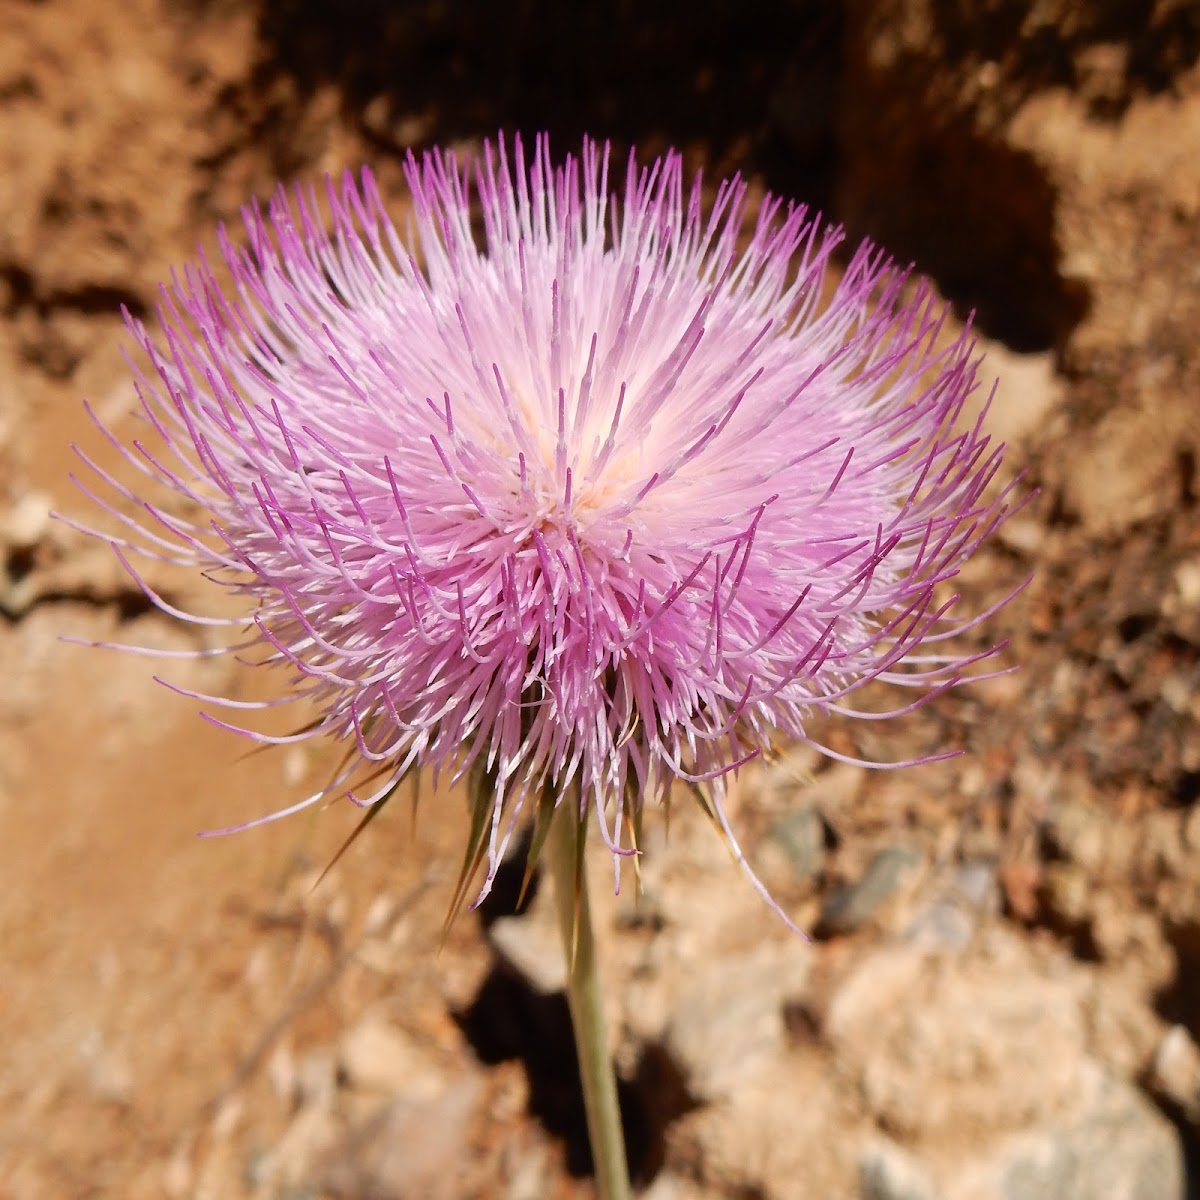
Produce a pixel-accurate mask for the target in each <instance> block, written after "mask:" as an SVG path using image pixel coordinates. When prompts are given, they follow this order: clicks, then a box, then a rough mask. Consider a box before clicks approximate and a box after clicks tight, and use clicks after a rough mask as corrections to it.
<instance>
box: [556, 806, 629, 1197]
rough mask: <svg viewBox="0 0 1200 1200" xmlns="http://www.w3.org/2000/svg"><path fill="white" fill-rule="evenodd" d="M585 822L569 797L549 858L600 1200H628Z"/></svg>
mask: <svg viewBox="0 0 1200 1200" xmlns="http://www.w3.org/2000/svg"><path fill="white" fill-rule="evenodd" d="M583 841H584V824H583V821H582V819H581V818H580V815H579V808H578V806H577V805H576V804H575V803H573V802H572V800H571V798H570V796H568V797H566V798H565V799H564V800H563V801H562V802H560V803H559V805H558V811H557V812H556V813H555V814H554V818H553V820H552V821H551V824H550V837H549V846H548V851H549V858H550V861H551V863H552V864H553V870H554V893H555V898H556V901H557V904H558V920H559V928H560V929H561V930H562V939H563V952H564V953H565V954H566V956H567V1001H568V1003H569V1004H570V1007H571V1025H572V1027H573V1029H574V1031H575V1051H576V1053H577V1054H578V1056H579V1076H580V1079H581V1080H582V1082H583V1103H584V1107H585V1109H586V1110H587V1127H588V1137H589V1139H590V1140H591V1144H592V1160H593V1162H594V1163H595V1171H596V1194H597V1196H598V1197H599V1200H630V1197H631V1195H632V1192H631V1191H630V1187H629V1167H628V1165H627V1164H626V1161H625V1139H624V1134H623V1132H622V1130H621V1110H620V1108H619V1107H618V1105H617V1077H616V1075H615V1074H614V1073H613V1065H612V1058H611V1057H610V1056H609V1053H608V1035H607V1033H606V1031H605V1026H604V1001H603V996H602V994H601V991H600V973H599V971H598V970H597V964H596V944H595V940H594V938H593V936H592V917H591V912H590V910H589V907H588V890H587V874H586V872H585V869H584V861H583Z"/></svg>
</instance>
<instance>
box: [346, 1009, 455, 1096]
mask: <svg viewBox="0 0 1200 1200" xmlns="http://www.w3.org/2000/svg"><path fill="white" fill-rule="evenodd" d="M338 1068H339V1071H340V1074H341V1077H342V1079H343V1080H344V1082H345V1083H346V1084H347V1086H349V1087H352V1088H356V1089H358V1090H360V1091H377V1092H390V1093H393V1094H395V1095H402V1096H404V1097H405V1098H406V1099H410V1100H416V1099H420V1098H422V1097H428V1096H433V1095H436V1094H437V1093H438V1092H440V1091H441V1089H442V1087H443V1084H444V1077H443V1073H442V1070H441V1068H440V1066H439V1065H438V1064H437V1063H436V1062H434V1060H433V1059H432V1057H431V1056H430V1055H429V1054H428V1053H426V1051H424V1050H423V1049H421V1047H420V1046H418V1045H417V1043H416V1042H415V1041H413V1039H412V1038H410V1037H409V1036H408V1035H407V1034H405V1033H403V1032H402V1031H401V1030H399V1029H397V1028H396V1027H395V1026H393V1025H389V1024H387V1023H385V1022H384V1021H382V1020H380V1019H379V1018H377V1017H366V1018H364V1019H363V1020H362V1021H360V1022H359V1023H358V1024H357V1025H355V1026H354V1027H353V1028H352V1029H350V1030H349V1031H348V1032H347V1033H346V1035H345V1036H344V1037H343V1038H342V1042H341V1046H340V1047H339V1051H338Z"/></svg>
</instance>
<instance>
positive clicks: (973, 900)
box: [904, 863, 1000, 954]
mask: <svg viewBox="0 0 1200 1200" xmlns="http://www.w3.org/2000/svg"><path fill="white" fill-rule="evenodd" d="M938 882H939V883H940V887H939V888H938V889H937V894H936V897H935V899H934V900H933V901H932V902H931V903H929V904H928V905H926V906H925V907H924V908H922V909H919V910H918V911H917V913H916V914H915V915H914V916H913V918H912V920H911V921H910V922H909V924H908V926H907V928H906V929H905V931H904V936H905V938H907V939H908V940H909V941H911V942H915V943H916V944H918V945H920V946H923V947H926V948H928V949H930V950H936V951H941V952H944V953H949V954H958V953H961V952H962V951H963V950H965V949H966V948H967V946H968V945H969V944H970V942H971V938H972V937H974V935H975V931H976V929H977V928H978V926H979V921H980V919H981V918H982V917H983V916H985V915H987V914H989V913H994V912H996V911H997V910H998V909H999V905H1000V899H999V889H998V887H997V883H996V869H995V867H993V866H992V865H991V864H989V863H967V864H965V865H964V866H961V867H958V868H956V869H955V870H954V871H953V872H951V873H950V874H949V877H948V878H947V879H945V880H944V881H938Z"/></svg>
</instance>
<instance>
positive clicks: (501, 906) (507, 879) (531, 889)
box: [475, 826, 541, 930]
mask: <svg viewBox="0 0 1200 1200" xmlns="http://www.w3.org/2000/svg"><path fill="white" fill-rule="evenodd" d="M532 844H533V829H532V828H531V827H529V826H527V827H526V828H525V829H524V830H523V831H522V832H521V834H520V835H519V837H518V838H517V839H516V841H514V842H511V843H510V844H509V849H508V853H507V854H506V855H505V856H504V860H503V861H502V862H501V863H500V867H499V870H497V871H496V878H495V879H493V880H492V890H491V891H490V892H488V894H487V896H486V897H485V899H484V900H483V902H482V903H481V904H480V905H479V906H478V907H477V908H476V909H475V913H476V915H477V916H478V917H479V924H480V925H481V926H482V927H483V929H484V930H487V929H490V928H491V927H492V925H493V924H494V923H495V922H496V921H498V920H500V918H501V917H515V916H518V915H519V914H520V913H523V912H524V911H525V910H526V909H527V908H528V907H529V905H530V904H532V903H533V898H534V897H535V896H536V895H537V893H538V887H539V886H540V884H541V875H540V873H539V872H538V871H537V870H536V869H535V870H534V872H533V875H532V876H531V877H530V880H529V886H528V887H527V888H525V894H524V895H522V894H521V887H522V885H523V884H524V882H525V864H526V863H527V862H528V860H529V848H530V846H531V845H532Z"/></svg>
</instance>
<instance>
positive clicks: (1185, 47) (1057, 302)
mask: <svg viewBox="0 0 1200 1200" xmlns="http://www.w3.org/2000/svg"><path fill="white" fill-rule="evenodd" d="M225 2H227V0H177V3H178V4H179V6H180V9H181V11H187V10H188V9H189V8H190V9H192V10H193V11H194V10H195V9H197V8H199V9H205V10H214V11H215V10H219V8H220V7H221V5H222V3H225ZM1156 7H1161V6H1149V5H1146V4H1145V3H1143V2H1142V0H1109V2H1108V3H1103V4H1096V5H1089V6H1087V7H1086V10H1085V11H1082V12H1081V14H1080V16H1079V18H1078V19H1077V20H1074V21H1072V22H1062V23H1056V22H1045V23H1043V24H1040V25H1037V24H1035V25H1032V26H1031V25H1030V22H1029V20H1028V6H1027V5H1026V4H1022V3H1016V2H1015V0H1011V2H1007V3H1005V2H1002V3H998V4H993V5H989V6H986V7H985V8H984V9H980V8H979V7H978V6H973V5H966V6H964V5H962V4H960V3H958V2H957V0H935V3H934V4H933V5H932V13H933V26H934V27H935V29H936V36H937V38H938V39H939V42H938V46H939V49H938V62H939V64H940V65H939V67H938V72H939V77H941V84H940V85H939V86H940V87H942V89H943V90H944V89H945V87H957V86H958V83H961V82H962V80H963V79H966V78H968V77H969V76H971V75H972V74H973V73H974V72H976V71H977V70H978V69H979V68H980V67H981V66H983V65H984V64H989V65H990V66H991V67H992V68H994V70H995V71H996V73H997V77H998V79H999V80H1000V83H999V85H998V86H997V87H996V88H995V89H994V93H995V96H998V97H1000V98H999V99H997V100H995V103H997V104H998V105H999V107H1000V110H1001V111H1009V112H1011V111H1012V110H1013V109H1014V108H1015V106H1017V105H1019V104H1020V103H1021V102H1022V100H1023V99H1024V98H1026V97H1028V96H1029V95H1030V94H1031V93H1033V92H1035V91H1037V90H1039V89H1044V88H1048V87H1067V88H1071V89H1073V90H1074V91H1075V92H1076V94H1079V95H1081V96H1084V97H1085V98H1087V97H1091V98H1092V99H1091V100H1089V103H1091V104H1092V105H1093V107H1095V108H1096V110H1097V113H1098V114H1100V115H1102V116H1109V115H1111V116H1119V115H1120V113H1121V112H1123V111H1124V109H1125V107H1127V106H1128V103H1129V102H1130V101H1131V99H1132V98H1133V97H1134V96H1135V95H1137V94H1139V93H1141V94H1144V93H1147V92H1161V91H1166V90H1169V88H1170V87H1171V86H1172V83H1173V80H1174V79H1175V78H1176V77H1177V76H1178V74H1179V73H1180V72H1182V71H1184V70H1186V69H1188V68H1189V67H1190V66H1191V65H1192V64H1194V63H1195V62H1196V60H1197V58H1198V57H1200V7H1197V6H1195V5H1175V6H1171V7H1170V9H1169V10H1167V9H1163V11H1152V10H1154V9H1155V8H1156ZM875 15H876V8H875V6H874V5H872V4H871V3H870V2H869V0H791V2H790V3H777V2H774V0H745V2H743V3H734V2H732V0H711V2H710V3H706V4H700V5H697V4H694V3H684V2H683V0H666V2H664V3H662V4H656V5H639V4H636V3H634V2H633V0H581V2H580V3H577V4H570V5H565V4H555V3H552V2H551V0H517V2H515V3H513V4H493V3H490V2H488V0H463V2H462V3H455V4H449V3H446V2H445V0H408V2H405V0H349V2H348V3H346V4H342V5H331V4H327V3H319V2H318V0H263V2H262V6H261V9H260V15H259V21H258V29H257V36H258V53H257V67H256V70H255V73H254V80H253V83H252V84H251V87H250V91H251V94H250V95H246V94H237V93H236V90H235V91H234V92H231V93H230V94H227V95H225V96H224V97H223V98H222V100H221V102H220V103H221V107H222V109H223V110H227V111H226V112H225V115H226V116H231V117H233V118H235V124H240V125H242V126H243V127H246V128H247V129H248V132H249V133H250V136H252V137H253V138H254V140H255V141H257V142H258V143H259V144H260V145H262V146H263V147H264V148H265V149H267V150H268V151H269V152H270V153H271V155H272V157H273V159H274V166H275V170H276V171H277V173H278V175H279V176H280V177H287V176H288V175H290V174H293V173H295V172H296V171H298V170H303V169H304V168H305V159H304V154H303V150H302V147H300V146H298V145H295V144H293V143H294V141H295V134H294V131H295V130H296V129H297V128H298V127H299V125H300V124H301V122H300V121H299V117H300V115H301V114H302V113H303V112H304V111H305V108H306V106H307V105H308V104H309V103H310V101H311V100H312V99H313V97H314V96H316V95H318V94H319V93H321V92H323V91H326V90H328V89H330V88H332V89H334V92H335V94H336V97H337V103H338V104H339V105H340V107H341V110H342V114H343V116H344V117H345V118H346V119H347V120H348V121H349V122H350V123H351V124H352V125H353V126H355V127H356V128H357V129H358V130H359V131H360V132H361V134H362V135H363V137H364V139H365V140H366V141H367V142H368V143H369V144H371V145H373V146H375V147H376V149H377V150H378V152H379V153H380V154H381V155H399V154H402V153H404V152H405V151H407V150H408V149H409V148H410V147H412V148H414V149H417V150H420V149H421V148H423V147H426V146H430V145H435V144H437V145H446V144H451V145H452V144H454V143H455V142H456V141H459V140H463V139H472V140H474V139H478V138H480V137H482V136H490V135H494V134H495V133H496V132H498V131H500V130H504V131H506V132H513V131H521V132H523V133H525V134H532V133H533V132H536V131H539V130H546V131H547V132H549V134H550V136H551V142H552V145H553V146H554V147H555V149H556V151H557V153H559V154H562V153H565V152H566V151H568V150H573V149H575V148H576V147H577V146H578V145H579V143H580V140H581V138H582V136H583V135H584V134H590V135H592V136H596V137H600V138H605V139H609V140H611V141H612V143H613V145H614V148H615V150H616V152H617V155H618V157H623V155H624V154H625V153H626V152H627V150H628V148H629V147H630V146H633V145H636V146H637V147H638V149H639V152H640V153H641V154H642V155H643V156H645V157H649V156H652V155H654V154H657V153H660V152H661V151H663V150H664V149H666V148H667V147H668V146H676V147H678V148H680V149H682V150H683V151H684V152H685V153H686V154H687V155H688V158H689V161H690V162H691V164H692V165H696V166H699V165H704V166H706V167H707V169H708V170H709V172H710V174H715V175H720V176H723V175H727V174H730V173H732V172H733V171H736V170H742V171H746V172H749V173H754V174H758V175H760V176H761V177H762V178H763V179H764V180H765V181H766V183H767V184H768V186H770V187H771V188H772V189H773V190H774V191H776V192H778V193H781V194H783V195H785V196H788V197H792V198H795V199H797V200H801V201H803V202H805V203H807V204H809V205H810V206H812V207H813V208H815V209H818V210H820V211H822V212H824V213H825V214H827V215H828V216H830V217H831V218H832V219H834V220H841V221H845V222H846V223H847V225H848V227H849V229H850V233H851V236H852V239H854V240H857V239H858V238H861V237H865V236H869V237H871V238H873V239H874V240H876V241H877V242H879V243H880V244H881V245H883V246H884V247H886V248H887V249H888V250H889V251H890V252H891V253H892V254H894V255H895V256H896V257H897V258H898V259H900V260H902V261H905V262H907V261H909V260H911V261H913V262H915V263H916V264H917V266H918V269H919V270H920V271H922V272H924V273H927V274H929V275H931V276H932V277H933V278H934V279H935V280H936V281H937V283H938V286H939V288H940V290H941V291H942V293H943V294H944V295H945V296H947V298H949V299H950V300H951V301H952V302H953V303H954V305H955V307H956V309H957V311H958V312H959V314H960V316H965V315H966V314H967V313H968V312H971V311H974V312H975V313H976V315H977V321H978V325H979V328H980V329H981V330H982V331H983V332H984V333H986V334H988V335H990V336H993V337H996V338H998V339H1000V340H1001V341H1004V342H1005V343H1007V344H1008V345H1010V346H1011V347H1013V348H1014V349H1016V350H1020V351H1039V350H1044V349H1048V348H1057V347H1059V346H1061V345H1062V344H1063V342H1064V340H1065V338H1066V336H1067V334H1068V333H1069V331H1070V330H1071V329H1072V328H1073V327H1074V325H1075V324H1076V323H1078V321H1079V320H1080V319H1081V318H1082V317H1083V316H1084V314H1085V312H1086V309H1087V304H1088V297H1087V295H1086V293H1085V292H1084V290H1083V289H1082V288H1081V286H1080V285H1078V284H1077V283H1074V282H1072V281H1071V280H1067V279H1064V278H1063V277H1062V276H1061V274H1060V270H1059V267H1060V261H1061V254H1060V251H1059V248H1058V246H1057V244H1056V241H1055V234H1054V230H1055V209H1056V203H1057V198H1056V196H1055V194H1054V192H1053V190H1052V188H1051V186H1050V184H1049V182H1048V181H1047V180H1046V178H1045V177H1044V175H1043V173H1042V171H1041V169H1040V167H1039V166H1038V165H1037V164H1036V163H1035V162H1034V160H1033V159H1032V158H1031V157H1029V156H1028V155H1024V154H1022V153H1019V152H1017V151H1014V150H1012V149H1011V148H1009V147H1007V146H1005V145H1004V144H1003V143H1002V142H1001V141H999V140H995V139H994V138H991V137H989V136H988V135H987V134H986V132H984V131H983V129H982V127H981V126H979V125H977V123H976V122H975V120H974V115H973V112H972V111H971V109H970V107H969V106H968V107H966V108H964V107H962V106H961V105H957V106H956V105H955V104H953V103H948V102H947V97H946V96H944V95H942V94H941V93H940V92H938V91H937V90H936V89H935V90H934V91H933V92H928V93H927V88H928V76H929V72H930V69H931V66H930V62H928V61H926V60H925V59H924V58H921V59H920V60H919V61H918V60H915V59H914V60H911V61H910V60H909V59H908V58H906V57H905V56H904V55H903V54H902V55H901V56H900V58H899V59H898V60H897V61H895V62H894V63H893V64H892V65H891V67H889V68H888V69H887V70H886V71H885V72H884V73H883V74H879V73H878V72H876V71H875V69H874V68H873V67H870V66H868V65H867V63H866V62H865V61H862V60H861V55H862V54H863V48H864V46H865V45H866V44H867V41H868V40H869V37H870V34H869V32H864V30H865V29H866V26H867V24H868V23H869V21H870V20H871V19H872V18H873V17H874V16H875ZM1114 48H1118V50H1119V53H1118V56H1117V59H1116V60H1115V65H1114V56H1113V51H1114ZM1097 81H1098V82H1097ZM1093 93H1094V95H1093Z"/></svg>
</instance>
